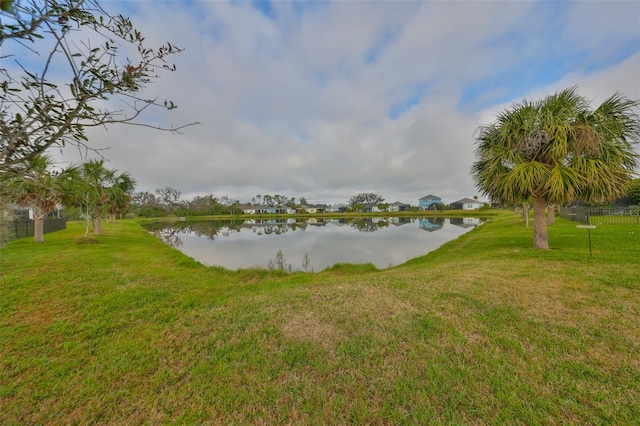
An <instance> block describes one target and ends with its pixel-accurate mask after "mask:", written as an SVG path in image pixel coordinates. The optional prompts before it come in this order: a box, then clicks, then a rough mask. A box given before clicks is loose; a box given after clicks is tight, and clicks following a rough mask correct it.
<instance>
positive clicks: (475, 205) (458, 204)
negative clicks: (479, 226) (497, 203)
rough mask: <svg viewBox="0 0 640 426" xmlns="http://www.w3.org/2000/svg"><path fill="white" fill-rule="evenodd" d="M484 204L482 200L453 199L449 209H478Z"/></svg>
mask: <svg viewBox="0 0 640 426" xmlns="http://www.w3.org/2000/svg"><path fill="white" fill-rule="evenodd" d="M482 206H484V203H483V202H482V201H478V200H473V199H471V198H463V199H461V200H458V201H454V202H453V203H451V205H450V207H451V210H478V209H479V208H480V207H482Z"/></svg>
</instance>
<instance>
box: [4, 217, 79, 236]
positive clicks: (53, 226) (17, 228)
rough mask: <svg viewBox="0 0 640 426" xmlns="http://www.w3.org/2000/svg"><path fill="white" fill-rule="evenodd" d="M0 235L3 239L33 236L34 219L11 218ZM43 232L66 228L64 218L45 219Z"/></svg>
mask: <svg viewBox="0 0 640 426" xmlns="http://www.w3.org/2000/svg"><path fill="white" fill-rule="evenodd" d="M3 228H4V229H3V230H2V233H3V234H5V235H2V237H3V238H2V240H3V241H11V240H17V239H19V238H27V237H33V233H34V230H33V228H34V221H33V220H28V219H27V220H25V219H20V220H12V221H10V222H8V223H6V224H5V226H3ZM43 228H44V233H45V234H48V233H50V232H55V231H61V230H63V229H67V220H66V219H45V220H44V225H43Z"/></svg>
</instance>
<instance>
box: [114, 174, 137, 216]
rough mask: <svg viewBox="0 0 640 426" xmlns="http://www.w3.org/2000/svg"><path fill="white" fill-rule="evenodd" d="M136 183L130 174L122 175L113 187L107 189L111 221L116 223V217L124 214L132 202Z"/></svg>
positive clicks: (116, 178)
mask: <svg viewBox="0 0 640 426" xmlns="http://www.w3.org/2000/svg"><path fill="white" fill-rule="evenodd" d="M135 186H136V181H135V179H134V178H133V177H131V175H130V174H129V173H128V172H124V173H121V174H120V175H118V176H116V177H115V178H114V180H113V185H112V186H111V187H109V188H107V196H108V200H107V204H108V208H109V221H110V222H111V223H114V222H115V220H116V216H117V215H118V213H119V214H122V213H124V211H125V210H126V208H127V206H128V205H129V203H130V202H131V194H132V193H133V190H134V189H135Z"/></svg>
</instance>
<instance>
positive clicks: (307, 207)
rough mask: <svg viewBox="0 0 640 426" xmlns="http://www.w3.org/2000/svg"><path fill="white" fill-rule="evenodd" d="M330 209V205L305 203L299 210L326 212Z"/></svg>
mask: <svg viewBox="0 0 640 426" xmlns="http://www.w3.org/2000/svg"><path fill="white" fill-rule="evenodd" d="M327 210H328V207H327V206H326V205H324V204H314V205H304V206H300V209H299V211H302V212H306V213H312V214H313V213H324V212H326V211H327Z"/></svg>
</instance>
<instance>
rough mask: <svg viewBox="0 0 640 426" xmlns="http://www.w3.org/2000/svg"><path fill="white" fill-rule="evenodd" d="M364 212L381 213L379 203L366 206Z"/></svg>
mask: <svg viewBox="0 0 640 426" xmlns="http://www.w3.org/2000/svg"><path fill="white" fill-rule="evenodd" d="M364 211H365V212H371V213H379V212H380V208H379V207H378V204H377V203H367V204H365V205H364Z"/></svg>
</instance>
